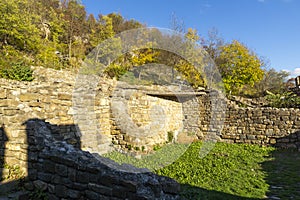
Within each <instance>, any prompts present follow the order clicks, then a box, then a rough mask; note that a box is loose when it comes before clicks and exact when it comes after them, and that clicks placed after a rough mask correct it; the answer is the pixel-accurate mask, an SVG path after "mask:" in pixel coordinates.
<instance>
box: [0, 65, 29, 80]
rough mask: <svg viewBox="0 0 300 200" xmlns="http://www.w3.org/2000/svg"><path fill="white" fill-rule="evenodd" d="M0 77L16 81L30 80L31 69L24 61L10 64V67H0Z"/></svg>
mask: <svg viewBox="0 0 300 200" xmlns="http://www.w3.org/2000/svg"><path fill="white" fill-rule="evenodd" d="M0 77H2V78H6V79H12V80H18V81H32V80H33V71H32V69H30V67H29V66H28V65H26V64H24V62H18V63H14V64H12V66H11V67H6V68H4V69H1V71H0Z"/></svg>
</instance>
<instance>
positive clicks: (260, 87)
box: [255, 68, 290, 96]
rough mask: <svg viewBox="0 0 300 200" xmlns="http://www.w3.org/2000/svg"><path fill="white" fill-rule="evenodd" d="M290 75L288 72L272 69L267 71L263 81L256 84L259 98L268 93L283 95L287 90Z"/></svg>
mask: <svg viewBox="0 0 300 200" xmlns="http://www.w3.org/2000/svg"><path fill="white" fill-rule="evenodd" d="M289 75H290V73H289V72H287V71H283V70H281V71H279V72H278V71H276V70H275V69H273V68H271V69H269V70H265V72H264V77H263V79H262V80H261V81H260V82H258V83H256V84H255V89H256V91H257V93H258V95H259V96H263V95H264V94H265V92H266V91H269V92H271V93H274V94H279V93H283V92H285V91H286V90H287V84H286V81H287V78H288V76H289Z"/></svg>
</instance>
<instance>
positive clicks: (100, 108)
mask: <svg viewBox="0 0 300 200" xmlns="http://www.w3.org/2000/svg"><path fill="white" fill-rule="evenodd" d="M34 78H35V79H34V81H33V82H19V81H12V80H6V79H0V86H1V90H0V133H1V135H0V140H1V143H0V153H1V152H4V149H5V152H4V153H2V154H0V156H1V155H2V156H1V157H4V158H5V161H6V162H7V163H10V164H19V165H20V166H21V167H22V168H23V169H24V170H26V161H27V155H26V148H27V141H26V131H25V126H24V123H25V122H26V121H27V120H29V119H33V118H34V119H41V120H45V121H46V122H49V123H51V124H53V126H51V128H52V134H53V136H54V137H55V138H56V139H57V140H63V141H66V142H67V143H69V144H72V145H74V146H76V147H81V148H82V149H83V150H87V151H89V152H93V153H105V152H107V151H109V150H111V148H112V142H113V141H114V143H115V146H117V147H118V146H121V147H125V146H127V145H128V144H130V145H133V146H138V145H139V148H140V149H141V148H142V146H144V149H145V150H146V149H147V148H150V149H151V148H152V146H153V145H155V144H162V143H165V142H166V141H167V140H168V138H167V132H169V131H172V132H178V131H180V130H181V128H182V108H181V104H180V103H179V102H176V101H171V100H168V99H161V98H157V97H152V96H149V95H146V94H145V93H143V92H137V91H138V90H149V88H150V90H151V88H152V89H153V90H159V89H158V88H153V87H146V88H137V87H133V88H128V87H127V86H126V87H118V88H117V90H116V91H114V87H115V85H116V81H112V80H107V79H97V77H93V76H84V75H82V76H80V77H78V76H76V73H72V72H70V71H66V70H63V71H59V70H53V69H47V68H42V67H36V68H34ZM76 83H77V85H76V86H75V84H76ZM118 92H121V93H126V94H130V95H129V96H128V99H126V98H127V97H126V98H125V99H123V100H125V101H124V102H125V105H122V106H121V107H123V108H125V109H127V110H126V112H125V114H127V115H128V116H127V118H126V116H125V115H124V113H120V114H119V115H115V114H116V113H114V112H112V109H111V99H112V96H114V98H116V99H118V98H119V99H120V98H121V99H122V98H123V95H122V94H120V93H118ZM116 94H117V95H116ZM125 96H126V95H125ZM115 102H116V103H117V105H118V103H119V102H118V101H115ZM74 103H75V104H77V105H76V106H74ZM117 119H125V122H124V123H123V125H124V124H125V125H126V124H128V122H129V121H128V119H130V120H132V123H131V125H132V126H134V127H133V129H132V130H134V131H136V135H137V136H141V137H142V138H139V140H136V139H138V137H134V136H133V137H131V136H130V134H127V132H126V131H125V132H124V131H123V132H122V124H121V126H120V124H117V123H116V120H117ZM154 129H156V131H155V130H154ZM140 130H146V131H144V133H143V134H140V133H141V132H140ZM147 131H148V132H147ZM128 132H129V131H128ZM129 133H132V132H129ZM150 133H151V134H152V135H151V134H150ZM149 135H150V137H148V136H149ZM144 136H147V137H144ZM139 141H142V143H139ZM4 154H5V155H4Z"/></svg>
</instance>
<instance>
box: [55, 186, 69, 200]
mask: <svg viewBox="0 0 300 200" xmlns="http://www.w3.org/2000/svg"><path fill="white" fill-rule="evenodd" d="M55 195H56V196H58V197H62V198H66V197H68V188H67V187H66V186H64V185H56V186H55Z"/></svg>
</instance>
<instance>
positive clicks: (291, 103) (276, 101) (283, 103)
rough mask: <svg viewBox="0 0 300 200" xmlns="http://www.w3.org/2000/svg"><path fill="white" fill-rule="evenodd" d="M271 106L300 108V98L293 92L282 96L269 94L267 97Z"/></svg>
mask: <svg viewBox="0 0 300 200" xmlns="http://www.w3.org/2000/svg"><path fill="white" fill-rule="evenodd" d="M266 98H267V100H268V101H269V106H271V107H275V108H299V107H300V97H298V96H297V95H296V94H294V93H293V92H284V93H282V94H269V95H267V96H266Z"/></svg>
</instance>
